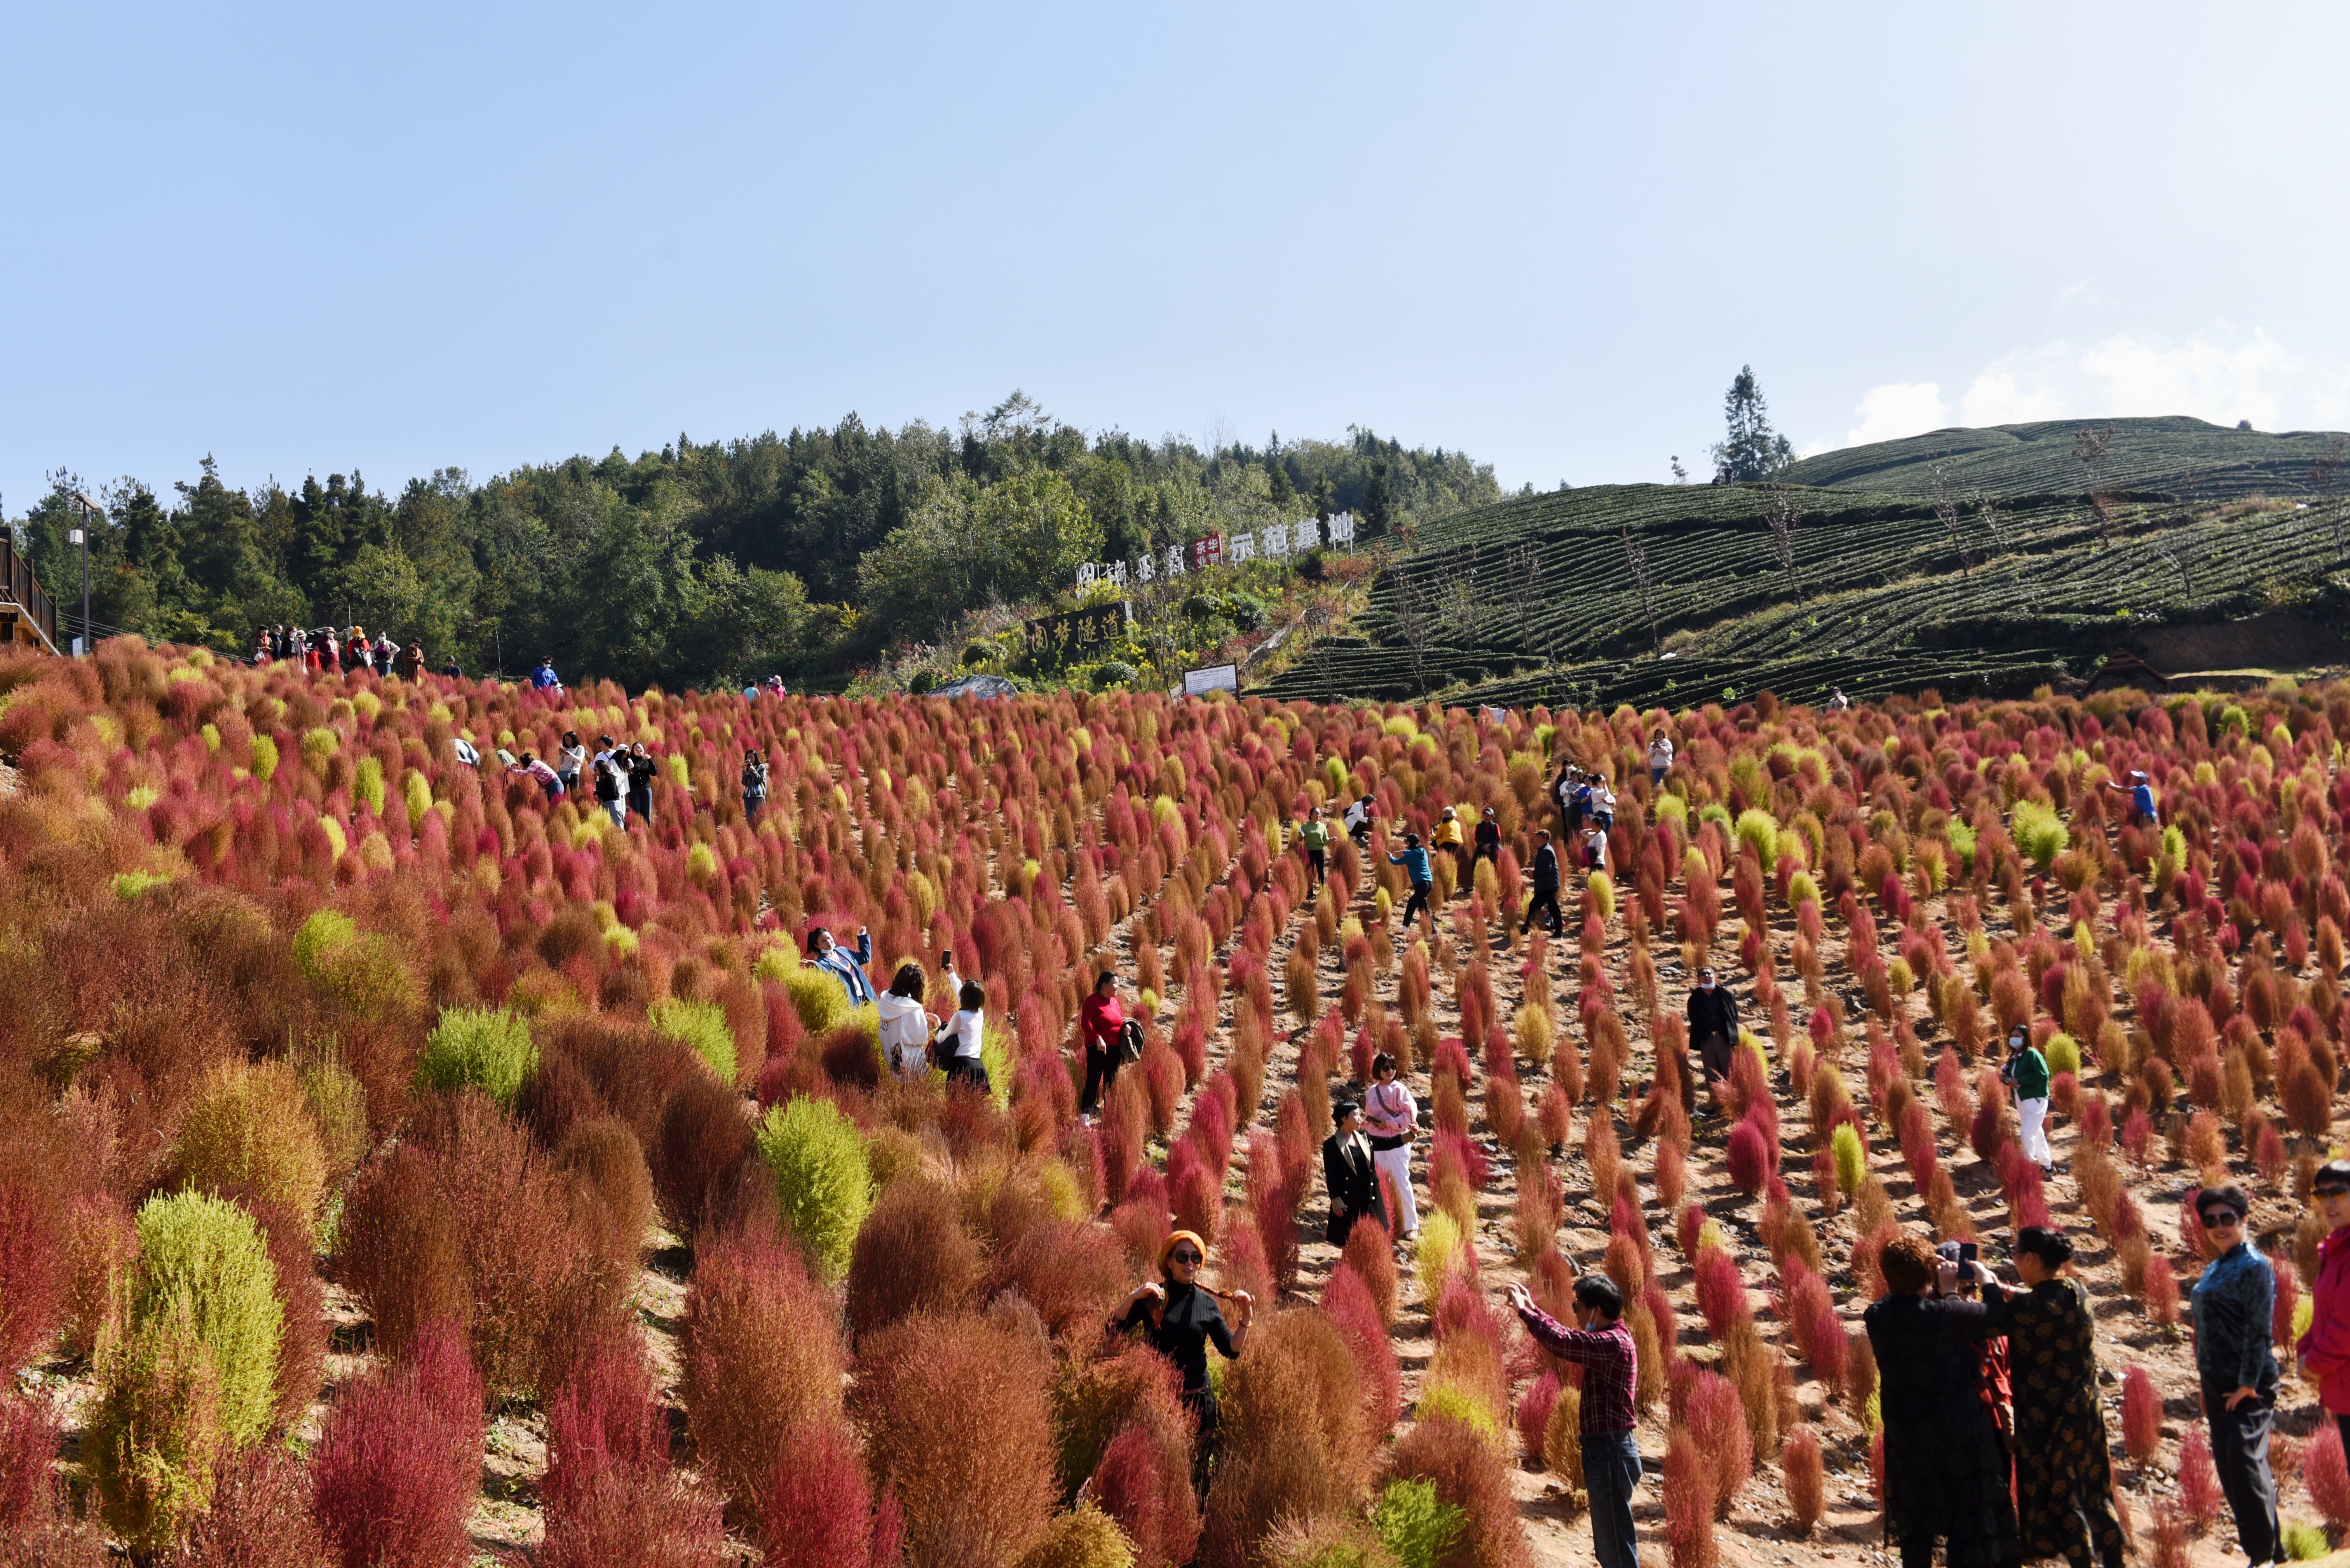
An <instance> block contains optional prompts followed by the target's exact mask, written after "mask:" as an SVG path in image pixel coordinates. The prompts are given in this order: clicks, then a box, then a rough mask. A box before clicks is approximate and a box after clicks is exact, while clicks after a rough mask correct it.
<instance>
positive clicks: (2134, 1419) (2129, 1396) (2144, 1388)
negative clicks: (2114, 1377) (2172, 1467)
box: [2122, 1366, 2162, 1464]
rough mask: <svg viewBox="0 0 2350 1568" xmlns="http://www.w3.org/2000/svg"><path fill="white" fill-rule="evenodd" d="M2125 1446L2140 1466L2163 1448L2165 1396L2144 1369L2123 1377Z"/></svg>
mask: <svg viewBox="0 0 2350 1568" xmlns="http://www.w3.org/2000/svg"><path fill="white" fill-rule="evenodd" d="M2122 1447H2123V1448H2124V1449H2126V1450H2127V1451H2128V1453H2129V1457H2130V1458H2131V1459H2136V1460H2137V1462H2138V1463H2139V1464H2145V1463H2146V1462H2147V1460H2149V1459H2153V1458H2154V1456H2155V1452H2156V1450H2157V1449H2160V1448H2161V1447H2162V1396H2160V1395H2159V1394H2157V1393H2156V1392H2155V1391H2154V1379H2153V1378H2151V1377H2148V1376H2147V1375H2146V1368H2145V1367H2143V1366H2133V1367H2131V1368H2129V1370H2127V1371H2126V1372H2124V1373H2123V1374H2122Z"/></svg>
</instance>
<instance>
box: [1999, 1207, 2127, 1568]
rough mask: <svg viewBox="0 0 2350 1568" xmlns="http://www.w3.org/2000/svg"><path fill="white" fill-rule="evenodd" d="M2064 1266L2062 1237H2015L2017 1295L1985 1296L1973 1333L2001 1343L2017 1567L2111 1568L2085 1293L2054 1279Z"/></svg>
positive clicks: (2112, 1537)
mask: <svg viewBox="0 0 2350 1568" xmlns="http://www.w3.org/2000/svg"><path fill="white" fill-rule="evenodd" d="M2072 1258H2073V1244H2072V1242H2070V1241H2066V1240H2065V1239H2064V1233H2063V1232H2062V1231H2055V1230H2052V1229H2050V1228H2049V1227H2047V1226H2044V1225H2026V1226H2024V1227H2023V1228H2022V1230H2021V1231H2017V1232H2016V1233H2015V1273H2016V1277H2017V1278H2018V1279H2020V1280H2022V1282H2023V1288H2022V1290H2020V1291H2019V1290H2006V1289H2002V1290H1999V1291H1986V1292H1985V1293H1984V1295H1985V1297H1986V1303H1985V1304H1986V1305H1988V1306H1989V1308H1990V1309H1991V1310H1990V1313H1989V1314H1988V1316H1987V1317H1986V1319H1985V1321H1984V1323H1983V1325H1982V1331H1983V1332H1984V1333H1986V1334H2006V1335H2007V1354H2008V1366H2009V1371H2010V1374H2011V1376H2012V1379H2013V1384H2014V1392H2015V1483H2016V1494H2017V1500H2018V1501H2019V1502H2020V1503H2021V1504H2022V1509H2021V1514H2022V1518H2021V1520H2020V1523H2021V1524H2022V1534H2023V1555H2024V1557H2025V1558H2026V1559H2027V1560H2029V1559H2034V1558H2041V1557H2059V1556H2061V1557H2063V1558H2064V1561H2065V1562H2066V1563H2070V1564H2071V1565H2072V1568H2093V1565H2094V1564H2102V1565H2103V1568H2120V1565H2121V1561H2122V1527H2121V1522H2120V1521H2118V1520H2116V1518H2115V1517H2114V1504H2113V1473H2112V1468H2111V1465H2110V1463H2109V1461H2108V1458H2107V1454H2108V1449H2107V1448H2106V1417H2105V1411H2104V1409H2103V1408H2102V1407H2100V1406H2099V1405H2098V1403H2097V1352H2096V1324H2095V1319H2094V1318H2092V1317H2091V1316H2090V1314H2089V1297H2088V1293H2087V1292H2086V1291H2084V1290H2083V1289H2082V1288H2081V1284H2080V1282H2079V1281H2077V1280H2074V1279H2072V1278H2069V1277H2067V1276H2066V1275H2064V1274H2063V1273H2062V1272H2060V1271H2061V1270H2062V1269H2063V1268H2064V1265H2065V1264H2066V1263H2068V1262H2071V1261H2072Z"/></svg>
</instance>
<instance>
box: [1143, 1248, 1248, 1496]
mask: <svg viewBox="0 0 2350 1568" xmlns="http://www.w3.org/2000/svg"><path fill="white" fill-rule="evenodd" d="M1207 1261H1208V1244H1207V1242H1205V1241H1201V1239H1200V1235H1199V1232H1197V1231H1176V1232H1175V1233H1174V1234H1173V1235H1171V1236H1170V1237H1168V1238H1167V1241H1166V1242H1165V1244H1164V1245H1162V1246H1161V1247H1160V1248H1159V1272H1161V1273H1162V1274H1163V1275H1164V1276H1165V1277H1166V1282H1165V1283H1164V1284H1161V1283H1159V1282H1155V1281H1149V1280H1146V1281H1144V1282H1142V1283H1141V1284H1139V1285H1137V1286H1135V1287H1134V1293H1133V1294H1132V1295H1129V1296H1128V1297H1127V1298H1126V1301H1125V1303H1124V1304H1122V1305H1121V1306H1120V1307H1119V1308H1118V1311H1117V1312H1116V1313H1114V1314H1111V1316H1110V1320H1109V1332H1110V1333H1112V1334H1125V1333H1128V1332H1129V1331H1131V1330H1133V1329H1137V1328H1139V1329H1141V1330H1142V1331H1143V1337H1144V1338H1145V1339H1146V1340H1147V1341H1148V1342H1149V1345H1150V1348H1151V1349H1153V1350H1155V1351H1157V1352H1159V1355H1163V1356H1165V1357H1166V1358H1167V1359H1168V1360H1170V1361H1171V1362H1173V1363H1174V1364H1175V1370H1176V1371H1177V1372H1179V1373H1180V1374H1181V1375H1182V1378H1183V1403H1184V1404H1185V1405H1186V1406H1187V1407H1190V1409H1191V1414H1192V1415H1193V1416H1194V1417H1196V1418H1197V1419H1198V1421H1199V1423H1200V1440H1199V1443H1198V1444H1197V1446H1196V1447H1195V1449H1194V1450H1193V1452H1194V1455H1195V1458H1194V1460H1193V1475H1192V1480H1193V1481H1194V1483H1195V1484H1196V1483H1197V1482H1198V1481H1199V1480H1201V1478H1203V1477H1204V1476H1205V1475H1206V1474H1207V1459H1208V1449H1209V1445H1210V1443H1211V1440H1212V1439H1213V1438H1214V1436H1215V1430H1216V1396H1215V1392H1214V1390H1212V1389H1211V1388H1210V1387H1209V1386H1208V1345H1209V1342H1210V1341H1213V1342H1214V1344H1215V1346H1216V1350H1217V1352H1218V1353H1219V1354H1220V1355H1222V1356H1223V1357H1224V1359H1226V1360H1227V1361H1229V1360H1231V1359H1232V1358H1233V1357H1234V1356H1237V1355H1240V1353H1241V1347H1242V1346H1243V1345H1246V1344H1247V1343H1248V1331H1249V1315H1250V1314H1251V1313H1252V1312H1253V1310H1254V1309H1255V1303H1254V1302H1253V1301H1252V1300H1250V1298H1249V1293H1248V1292H1246V1291H1212V1290H1210V1289H1209V1288H1208V1287H1207V1286H1205V1285H1203V1284H1201V1283H1200V1282H1199V1281H1200V1268H1201V1264H1203V1263H1205V1262H1207ZM1218 1297H1222V1299H1223V1300H1225V1301H1228V1302H1230V1303H1232V1309H1233V1310H1232V1317H1233V1320H1234V1321H1233V1322H1232V1323H1231V1324H1226V1323H1225V1322H1224V1314H1223V1312H1222V1309H1221V1308H1220V1307H1218V1306H1217V1305H1216V1302H1217V1298H1218Z"/></svg>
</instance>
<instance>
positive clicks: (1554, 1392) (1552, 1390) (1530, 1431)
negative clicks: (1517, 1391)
mask: <svg viewBox="0 0 2350 1568" xmlns="http://www.w3.org/2000/svg"><path fill="white" fill-rule="evenodd" d="M1557 1404H1558V1374H1557V1373H1555V1372H1545V1373H1544V1374H1543V1375H1542V1376H1540V1377H1537V1378H1535V1379H1534V1382H1532V1383H1530V1384H1528V1385H1527V1386H1526V1391H1525V1392H1524V1393H1523V1394H1521V1395H1519V1396H1518V1410H1517V1417H1516V1422H1517V1429H1518V1453H1519V1456H1520V1457H1521V1458H1523V1459H1524V1460H1525V1462H1526V1463H1527V1464H1529V1465H1534V1464H1539V1463H1540V1462H1541V1461H1542V1452H1543V1432H1544V1429H1545V1428H1548V1427H1549V1426H1550V1413H1551V1410H1552V1408H1553V1407H1555V1406H1556V1405H1557ZM1566 1484H1567V1485H1568V1486H1570V1487H1572V1486H1573V1485H1574V1484H1575V1478H1574V1477H1572V1476H1569V1477H1567V1478H1566Z"/></svg>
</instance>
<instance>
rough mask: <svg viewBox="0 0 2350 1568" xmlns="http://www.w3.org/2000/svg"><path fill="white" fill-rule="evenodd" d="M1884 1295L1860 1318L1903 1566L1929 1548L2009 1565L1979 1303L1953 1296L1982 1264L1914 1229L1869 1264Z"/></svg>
mask: <svg viewBox="0 0 2350 1568" xmlns="http://www.w3.org/2000/svg"><path fill="white" fill-rule="evenodd" d="M1877 1268H1878V1271H1879V1272H1881V1273H1882V1274H1883V1275H1884V1279H1885V1294H1884V1295H1883V1296H1881V1297H1879V1298H1878V1299H1877V1302H1875V1303H1873V1304H1872V1305H1871V1306H1870V1307H1869V1309H1868V1310H1867V1311H1866V1313H1864V1314H1861V1322H1862V1323H1863V1324H1864V1325H1866V1328H1867V1330H1868V1343H1869V1348H1870V1349H1871V1350H1873V1351H1874V1352H1875V1353H1876V1355H1877V1376H1879V1378H1880V1379H1882V1381H1881V1382H1880V1383H1879V1384H1878V1386H1877V1405H1878V1408H1879V1410H1880V1412H1881V1413H1882V1415H1883V1417H1884V1423H1885V1428H1884V1430H1885V1526H1886V1532H1887V1534H1888V1535H1890V1536H1891V1537H1892V1538H1893V1539H1894V1540H1895V1541H1897V1542H1899V1543H1900V1548H1901V1563H1902V1568H1932V1564H1933V1562H1934V1545H1935V1542H1937V1541H1947V1542H1949V1543H1950V1564H1951V1568H2007V1565H2009V1564H2012V1563H2016V1562H2017V1561H2019V1559H2020V1557H2021V1555H2022V1545H2021V1542H2019V1540H2018V1537H2017V1533H2016V1524H2015V1502H2014V1499H2013V1496H2012V1493H2011V1492H2010V1490H2009V1487H2010V1483H2011V1478H2012V1467H2011V1466H2010V1464H2009V1462H2008V1456H2007V1449H2006V1447H2005V1446H2004V1445H2003V1444H2002V1442H2001V1441H2000V1435H1999V1428H1997V1427H1995V1426H1993V1425H1992V1424H1991V1421H1990V1420H1988V1419H1986V1418H1985V1417H1984V1414H1983V1404H1982V1386H1983V1362H1982V1352H1981V1348H1980V1347H1979V1346H1978V1345H1976V1344H1975V1343H1974V1342H1975V1340H1976V1338H1977V1337H1978V1336H1979V1334H1981V1332H1983V1331H1984V1326H1985V1325H1984V1322H1983V1320H1984V1317H1985V1310H1986V1309H1985V1308H1984V1306H1983V1303H1981V1302H1977V1301H1969V1300H1967V1299H1966V1298H1965V1297H1963V1296H1961V1295H1960V1294H1959V1290H1958V1286H1959V1280H1960V1275H1961V1273H1962V1272H1963V1273H1966V1274H1969V1275H1970V1276H1971V1277H1972V1278H1973V1280H1974V1281H1975V1282H1976V1283H1978V1284H1980V1283H1981V1282H1983V1281H1985V1280H1989V1279H1990V1278H1991V1272H1990V1271H1989V1270H1987V1269H1985V1268H1984V1267H1983V1266H1982V1264H1981V1263H1980V1262H1974V1263H1969V1264H1964V1265H1961V1264H1960V1262H1958V1260H1956V1259H1944V1258H1941V1257H1939V1256H1937V1255H1936V1253H1935V1251H1934V1249H1933V1247H1932V1246H1931V1245H1930V1244H1929V1243H1928V1242H1927V1241H1926V1240H1925V1239H1924V1238H1923V1237H1921V1236H1918V1235H1916V1234H1914V1233H1909V1234H1904V1235H1901V1236H1898V1237H1896V1238H1895V1239H1894V1240H1893V1241H1890V1242H1888V1243H1887V1245H1886V1247H1885V1250H1884V1251H1883V1252H1881V1253H1880V1254H1878V1258H1877Z"/></svg>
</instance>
